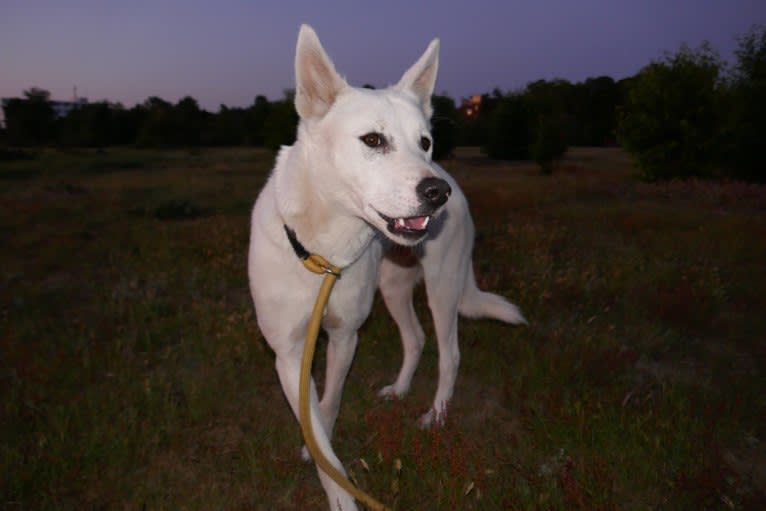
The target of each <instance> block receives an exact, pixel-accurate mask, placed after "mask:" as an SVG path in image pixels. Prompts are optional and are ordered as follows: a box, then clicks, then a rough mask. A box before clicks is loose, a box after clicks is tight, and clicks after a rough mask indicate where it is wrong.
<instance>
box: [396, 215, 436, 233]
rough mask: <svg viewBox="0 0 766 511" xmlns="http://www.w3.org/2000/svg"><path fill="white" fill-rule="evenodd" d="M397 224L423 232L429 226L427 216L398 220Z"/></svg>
mask: <svg viewBox="0 0 766 511" xmlns="http://www.w3.org/2000/svg"><path fill="white" fill-rule="evenodd" d="M396 222H397V224H399V225H400V226H401V227H404V228H406V229H411V230H413V231H422V230H423V229H425V228H426V226H427V225H428V217H427V216H413V217H410V218H397V219H396Z"/></svg>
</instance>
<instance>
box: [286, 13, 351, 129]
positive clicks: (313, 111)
mask: <svg viewBox="0 0 766 511" xmlns="http://www.w3.org/2000/svg"><path fill="white" fill-rule="evenodd" d="M295 85H296V90H295V109H296V110H297V111H298V115H300V116H301V118H302V119H311V118H318V117H322V116H323V115H324V114H326V113H327V111H328V110H329V109H330V107H331V106H332V104H333V103H334V102H335V98H337V96H338V94H339V93H340V92H341V91H342V90H343V89H344V88H346V87H347V84H346V81H345V80H344V79H343V78H341V76H340V75H339V74H338V73H337V72H336V71H335V66H334V65H333V63H332V61H331V60H330V57H328V56H327V53H326V52H325V51H324V48H322V44H321V43H320V42H319V38H318V37H317V34H316V32H314V29H313V28H311V27H310V26H308V25H301V30H300V32H299V33H298V44H297V46H296V49H295Z"/></svg>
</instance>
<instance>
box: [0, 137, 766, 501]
mask: <svg viewBox="0 0 766 511" xmlns="http://www.w3.org/2000/svg"><path fill="white" fill-rule="evenodd" d="M271 162H272V156H271V155H270V154H268V153H266V152H262V151H259V150H251V149H230V150H201V151H136V150H129V149H112V148H110V149H106V150H104V151H78V152H70V153H61V152H57V151H53V150H50V151H43V152H41V153H39V154H37V155H36V156H35V158H33V159H27V160H21V161H16V162H0V184H2V188H0V195H1V196H2V200H0V248H1V249H2V250H0V278H1V279H2V280H1V281H0V285H1V286H2V290H3V292H2V294H0V325H2V326H1V330H0V333H1V335H2V338H1V339H2V342H1V343H0V403H2V404H1V405H0V432H1V433H2V434H1V436H0V509H8V510H16V509H19V510H22V509H24V510H26V509H151V510H154V509H158V510H159V509H169V510H174V509H190V510H193V509H237V510H250V509H253V510H260V509H270V510H271V509H276V510H291V509H324V506H325V497H324V494H323V492H322V490H321V487H320V486H319V483H318V480H317V478H316V474H315V472H314V469H313V468H312V467H311V466H310V465H307V464H304V463H302V462H301V461H300V460H299V457H298V452H299V447H300V445H301V440H300V434H299V430H298V427H297V424H296V423H295V421H294V419H293V417H292V415H291V413H290V411H289V409H288V406H287V404H286V402H285V401H284V398H283V397H282V394H281V389H280V387H279V384H278V381H277V377H276V373H275V371H274V366H273V362H274V360H273V355H272V353H271V351H270V350H269V348H268V346H267V345H266V344H265V342H264V340H263V338H262V337H261V335H260V333H259V331H258V328H257V326H256V323H255V317H254V313H253V310H252V304H251V302H250V298H249V293H248V290H247V278H246V268H245V265H246V261H245V253H246V247H247V241H248V221H249V210H250V207H251V205H252V202H253V200H254V198H255V197H256V195H257V193H258V190H259V188H260V186H261V185H262V184H263V182H264V181H265V179H266V177H267V175H268V172H269V169H270V165H271ZM444 165H445V167H446V168H447V169H448V170H449V171H450V172H452V173H453V175H455V177H456V178H457V179H458V181H459V182H460V183H461V185H462V187H463V188H464V190H465V191H466V194H467V196H468V197H469V201H470V202H471V205H472V211H473V214H474V219H475V221H476V224H477V226H478V231H479V232H478V237H477V244H476V249H475V255H474V265H475V268H476V272H477V278H478V279H479V282H480V285H481V286H482V287H484V288H488V289H492V290H494V291H496V292H499V293H502V294H504V295H505V296H507V297H509V298H510V299H511V300H513V301H514V302H516V303H517V304H519V305H520V306H521V307H522V309H523V310H524V312H525V314H526V316H527V318H528V319H529V321H530V326H529V327H526V328H512V327H509V326H507V325H504V324H500V323H496V322H492V321H475V320H461V323H460V338H461V348H462V354H463V357H462V365H461V369H460V375H459V378H458V385H457V388H456V394H455V399H454V402H453V405H452V408H451V410H450V416H449V421H448V423H447V425H446V426H445V427H444V428H443V429H438V430H430V431H421V430H419V429H418V428H417V427H416V418H417V417H418V416H419V414H420V413H421V412H422V411H424V409H425V408H426V407H427V406H428V405H429V404H430V402H431V399H432V397H433V396H432V393H433V392H434V390H435V380H436V372H437V365H436V349H435V343H434V342H433V328H432V326H431V324H430V317H429V315H428V310H427V307H426V305H425V295H424V292H423V290H422V289H421V290H419V291H418V292H417V302H416V305H417V309H418V312H419V314H420V317H421V319H422V322H423V325H424V328H425V330H426V333H427V335H428V338H429V342H428V343H427V346H426V351H425V354H424V357H423V360H422V362H421V366H420V368H419V369H418V372H417V373H416V376H415V380H414V383H413V390H412V392H411V394H410V395H409V396H407V398H406V399H404V400H403V401H392V402H383V401H380V400H378V399H377V398H376V392H377V390H378V389H379V388H380V387H381V386H382V385H384V384H386V383H390V381H391V380H392V379H393V377H394V376H395V374H396V371H397V369H398V364H399V361H400V348H399V341H398V338H397V333H396V329H395V327H394V325H393V323H392V321H391V320H390V318H389V317H388V316H387V314H386V312H385V308H384V307H383V305H382V302H381V301H380V300H376V302H375V305H374V308H373V312H372V315H371V317H370V319H369V320H368V321H367V323H366V324H365V325H364V327H363V328H362V331H361V332H360V345H359V349H358V353H357V357H356V360H355V363H354V366H353V368H352V370H351V374H350V376H349V379H348V383H347V385H346V389H345V393H344V402H343V406H342V409H341V414H340V417H339V419H338V425H337V432H336V436H335V440H334V445H335V446H336V450H337V452H338V453H339V455H340V457H341V459H342V460H344V462H345V465H346V467H347V468H348V469H349V471H350V472H351V473H352V474H353V477H354V478H355V480H356V481H357V482H358V483H359V484H361V485H362V486H363V487H365V488H366V489H368V490H369V491H370V492H371V493H372V494H373V495H375V496H376V497H378V498H379V499H381V500H383V501H384V502H386V503H388V504H390V505H392V506H393V507H394V509H399V510H410V509H429V510H430V509H434V510H436V509H439V510H441V509H445V510H449V509H481V510H495V509H497V510H504V509H510V510H522V509H540V510H549V509H553V510H569V509H583V510H597V509H601V510H609V509H628V510H633V509H635V510H639V509H640V510H645V509H679V510H680V509H742V510H745V509H763V508H765V507H766V397H764V396H766V349H765V348H764V346H766V344H764V341H766V339H765V338H764V334H765V333H766V315H764V314H763V313H762V311H763V310H764V308H766V298H765V297H766V265H764V261H766V216H765V215H764V213H765V210H766V188H764V187H757V186H748V185H742V184H740V183H709V182H697V181H692V182H671V183H666V184H659V185H648V184H643V183H640V182H638V181H637V180H635V179H634V178H633V175H632V171H631V168H630V164H629V161H628V160H627V159H626V157H625V155H624V154H623V153H622V152H620V151H619V150H616V149H574V150H572V151H570V153H569V154H568V155H567V157H566V158H565V160H564V161H563V162H561V163H560V164H559V165H558V168H557V169H556V170H555V171H554V174H553V176H551V177H543V176H541V175H539V173H538V171H537V170H536V168H535V167H534V166H533V165H531V164H526V163H500V162H491V161H488V160H485V159H484V158H483V157H481V156H480V155H479V154H477V153H475V152H473V151H470V150H465V149H464V150H460V151H459V152H458V157H457V158H454V159H452V160H448V161H447V162H445V164H444ZM319 351H320V352H319V353H318V357H319V359H320V361H321V358H322V357H323V353H322V350H321V346H320V350H319ZM318 365H319V364H318ZM317 372H321V370H320V368H319V367H318V368H317Z"/></svg>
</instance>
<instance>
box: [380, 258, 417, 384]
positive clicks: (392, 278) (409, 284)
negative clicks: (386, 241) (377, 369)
mask: <svg viewBox="0 0 766 511" xmlns="http://www.w3.org/2000/svg"><path fill="white" fill-rule="evenodd" d="M421 271H422V269H421V267H420V265H419V264H414V265H410V266H402V265H400V264H397V263H396V262H394V261H391V260H389V259H388V258H383V261H382V262H381V264H380V280H379V287H380V294H381V295H382V296H383V300H384V301H385V303H386V308H387V309H388V312H389V313H390V314H391V317H392V318H393V320H394V322H395V323H396V326H397V327H398V328H399V336H400V337H401V340H402V367H401V369H400V370H399V375H398V376H397V377H396V381H395V382H394V383H392V384H391V385H386V386H385V387H383V388H382V389H381V390H380V392H379V395H380V396H383V397H393V396H396V397H402V396H403V395H404V394H406V393H407V391H409V390H410V384H411V383H412V377H413V375H414V374H415V369H416V368H417V367H418V362H420V355H421V354H422V353H423V346H424V345H425V338H426V336H425V333H423V328H422V327H421V326H420V321H418V316H417V314H416V313H415V306H414V305H413V303H412V293H413V289H414V288H415V283H416V282H417V281H418V278H419V277H420V272H421Z"/></svg>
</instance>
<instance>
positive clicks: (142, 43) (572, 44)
mask: <svg viewBox="0 0 766 511" xmlns="http://www.w3.org/2000/svg"><path fill="white" fill-rule="evenodd" d="M295 4H297V6H296V7H295V8H286V7H285V2H279V3H277V2H272V1H267V2H260V3H259V5H258V6H255V5H252V4H248V3H247V2H231V1H230V2H222V3H220V4H217V5H215V6H212V5H202V4H199V3H187V2H179V1H170V2H162V3H156V2H155V3H141V2H139V3H137V4H135V5H132V6H131V7H129V8H128V7H123V6H122V5H121V4H117V3H116V2H85V1H80V2H75V3H74V4H70V5H67V6H66V7H62V6H60V5H58V4H55V3H53V2H42V3H38V4H36V5H30V4H29V3H28V2H13V1H12V2H6V3H4V5H3V6H2V7H0V19H2V20H3V21H0V47H3V48H5V49H10V51H5V52H3V53H2V54H0V97H21V96H22V94H23V91H24V90H27V89H29V88H31V87H39V88H41V89H45V90H48V91H50V93H51V99H52V100H59V101H67V100H71V99H72V97H73V95H74V94H73V90H74V88H76V90H77V96H78V97H81V98H87V100H88V101H89V102H91V103H95V102H99V101H109V102H112V103H121V104H122V105H123V106H124V107H125V108H132V107H133V106H135V105H136V104H141V103H143V102H144V101H145V100H146V99H147V98H149V97H152V96H157V97H160V98H162V99H165V100H167V101H170V102H171V103H176V102H178V100H179V99H181V98H183V97H185V96H191V97H192V98H194V99H196V100H197V102H198V103H199V105H200V108H202V109H204V110H207V111H210V112H218V111H219V110H220V106H221V105H226V106H227V107H247V106H249V105H251V104H252V103H253V101H254V99H255V97H256V96H257V95H264V96H266V97H267V98H268V99H269V100H270V101H274V100H278V99H281V98H282V97H283V91H284V90H287V89H292V88H294V81H293V54H294V47H295V39H296V37H297V34H298V28H299V26H300V24H301V23H303V22H306V23H308V24H311V25H312V26H313V27H314V28H315V29H316V30H317V33H318V34H319V37H320V39H321V41H322V44H323V45H324V47H325V49H326V50H327V52H328V54H329V55H330V57H331V58H332V59H333V61H334V63H335V65H336V68H337V69H338V71H339V72H340V73H341V74H342V75H344V76H346V77H347V79H348V81H349V83H351V84H352V85H357V86H361V85H362V84H365V83H370V84H372V85H374V86H376V87H380V88H382V87H385V86H387V85H388V84H391V83H396V81H398V79H399V77H400V76H401V73H403V72H404V70H405V69H407V67H409V66H410V65H411V64H412V63H413V62H414V61H415V59H416V58H417V57H418V56H419V55H420V53H421V52H422V51H423V50H424V49H425V47H426V46H427V44H428V43H429V42H430V40H431V39H432V38H434V37H439V38H440V40H441V52H440V70H439V79H438V81H437V86H436V93H438V94H446V95H448V96H450V97H452V98H453V99H455V100H456V101H457V102H458V103H459V102H460V100H461V99H462V98H466V97H469V96H471V95H473V94H483V93H488V92H491V91H492V90H494V89H500V90H501V91H503V92H507V91H512V90H519V89H522V88H523V87H525V86H526V85H527V84H528V83H530V82H533V81H536V80H540V79H544V80H552V79H556V78H561V79H565V80H568V81H570V82H572V83H577V82H582V81H584V80H585V79H587V78H595V77H598V76H610V77H611V78H613V79H614V80H615V81H619V80H621V79H623V78H626V77H629V76H633V75H635V74H636V73H637V72H639V71H640V69H641V68H643V67H644V66H646V65H648V64H649V63H650V62H651V61H652V60H656V59H658V58H661V57H662V56H663V53H664V52H671V53H672V52H675V51H677V50H678V49H679V48H680V46H681V44H683V43H686V44H688V45H689V46H690V47H691V48H696V47H698V46H699V45H700V44H701V43H702V42H703V41H708V42H709V43H710V45H711V46H712V48H713V49H714V50H716V51H717V52H719V54H720V55H721V58H722V59H723V60H724V61H726V62H729V63H731V62H732V60H733V54H734V50H735V48H736V46H737V40H736V38H737V37H740V36H742V35H744V34H745V33H746V32H747V31H748V30H749V29H750V28H751V27H752V26H754V25H757V24H759V23H763V22H764V21H766V4H763V3H758V2H754V1H746V0H737V1H735V2H708V3H706V4H705V5H698V4H697V3H696V2H694V1H691V0H683V1H678V2H675V3H674V4H673V5H670V6H668V5H667V4H665V3H661V2H658V1H655V0H652V1H646V2H628V1H622V2H609V1H603V0H588V1H587V2H579V3H577V4H576V5H572V4H570V3H568V2H564V1H563V0H556V1H550V2H546V3H545V4H544V5H543V4H542V3H535V4H532V3H529V4H527V3H524V4H523V5H515V6H510V5H507V4H506V3H503V2H499V1H489V2H483V3H481V4H477V3H475V2H466V1H463V0H452V1H449V2H442V3H438V4H436V6H434V7H433V8H428V7H426V6H424V5H423V4H418V5H411V4H408V3H407V2H403V1H401V0H395V1H392V2H390V3H389V4H388V5H387V6H386V8H385V9H380V8H373V9H369V8H367V7H366V6H364V5H360V4H356V3H351V4H348V3H346V2H341V1H337V2H334V5H335V6H337V7H338V8H337V9H332V8H329V9H328V8H327V7H326V6H318V5H316V4H311V3H306V2H295ZM338 12H341V13H342V15H338V14H337V13H338ZM692 14H693V15H692ZM391 30H395V31H396V32H395V37H393V38H392V36H391V32H390V31H391ZM39 34H45V37H40V36H39Z"/></svg>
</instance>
